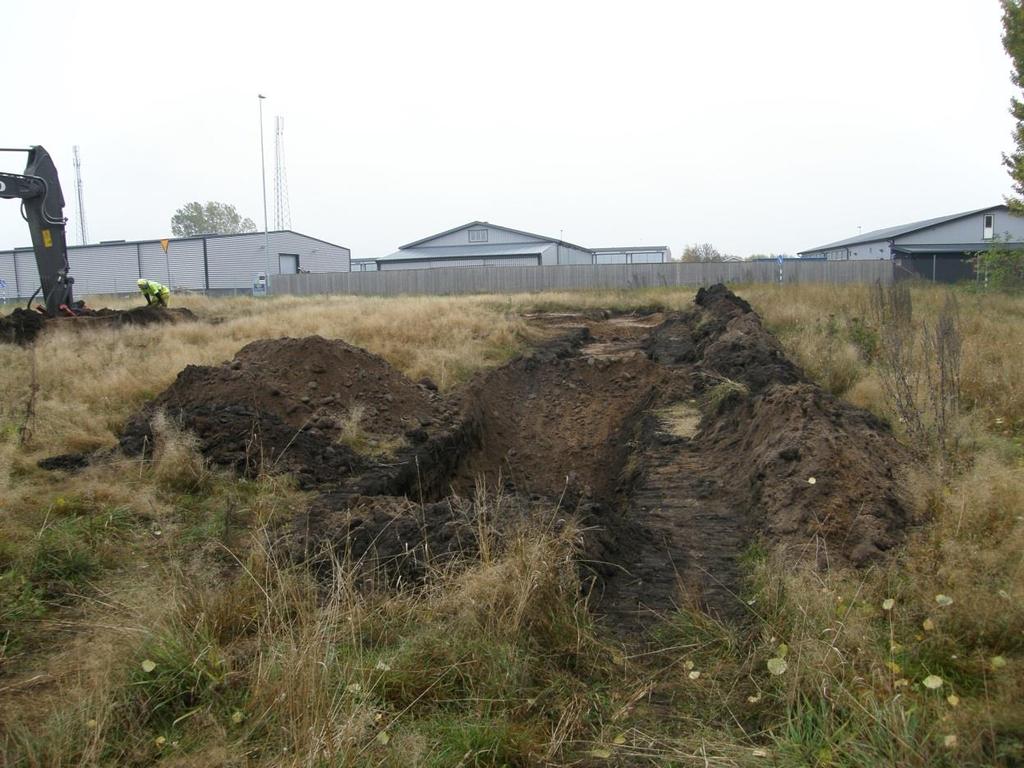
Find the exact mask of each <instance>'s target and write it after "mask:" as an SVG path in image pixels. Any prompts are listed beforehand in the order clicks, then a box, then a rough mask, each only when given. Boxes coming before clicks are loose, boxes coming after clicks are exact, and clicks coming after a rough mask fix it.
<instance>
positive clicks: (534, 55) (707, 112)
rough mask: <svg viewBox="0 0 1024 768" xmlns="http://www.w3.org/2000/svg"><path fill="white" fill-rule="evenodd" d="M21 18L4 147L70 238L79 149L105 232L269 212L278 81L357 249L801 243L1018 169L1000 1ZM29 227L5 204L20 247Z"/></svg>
mask: <svg viewBox="0 0 1024 768" xmlns="http://www.w3.org/2000/svg"><path fill="white" fill-rule="evenodd" d="M0 19H2V20H3V27H4V29H5V30H6V32H7V34H5V35H4V60H5V62H6V66H5V70H4V75H3V77H2V78H0V105H2V107H0V112H2V115H3V120H2V121H0V146H19V145H29V144H42V145H43V146H45V147H46V148H47V149H48V150H49V151H50V152H51V153H52V154H53V155H54V156H55V159H56V161H57V164H58V170H59V171H60V173H61V180H62V182H63V186H64V190H65V197H66V198H67V202H68V207H67V208H66V215H68V216H69V217H70V218H71V219H72V221H71V222H70V223H69V230H70V231H71V232H72V234H71V235H70V241H71V242H72V243H75V242H77V240H76V238H75V236H74V234H73V226H74V223H75V221H74V220H75V207H74V203H73V183H74V170H73V167H72V162H71V147H72V145H74V144H78V145H80V147H81V153H82V168H83V177H84V182H85V201H86V216H87V220H88V226H89V234H90V239H91V240H92V241H93V242H95V241H98V240H111V239H122V238H123V239H144V238H156V237H163V236H166V235H168V234H169V233H170V217H171V215H172V213H173V212H174V210H175V209H176V208H177V207H178V206H180V205H182V204H183V203H185V202H187V201H190V200H201V201H206V200H221V201H227V202H231V203H234V204H235V205H237V207H238V209H239V210H240V212H241V213H243V214H244V215H247V216H250V217H252V218H253V219H254V220H255V221H256V222H257V224H258V226H259V227H260V228H261V229H262V222H263V208H262V202H261V196H260V165H259V160H260V157H259V122H258V117H257V115H258V113H257V99H256V94H257V93H260V92H261V93H265V94H266V95H267V96H268V97H269V98H268V100H267V101H266V102H265V125H266V130H267V133H266V138H267V173H268V190H269V188H270V187H269V185H270V182H271V181H272V159H273V157H272V153H273V136H272V129H273V122H272V121H273V117H274V115H283V116H284V118H285V144H286V148H287V161H288V182H289V189H290V198H291V212H292V224H293V229H296V230H297V231H300V232H304V233H306V234H310V235H313V236H316V237H320V238H323V239H325V240H329V241H332V242H335V243H339V244H341V245H346V246H349V247H350V248H352V252H353V256H355V257H375V256H383V255H385V254H387V253H390V252H391V251H393V250H395V248H397V246H398V245H401V244H403V243H405V242H408V241H411V240H415V239H418V238H420V237H424V236H426V235H429V234H431V233H434V232H438V231H441V230H444V229H448V228H451V227H454V226H456V225H459V224H463V223H465V222H468V221H471V220H474V219H484V220H488V221H491V222H494V223H498V224H504V225H506V226H510V227H513V228H516V229H525V230H530V231H534V232H540V233H544V234H549V235H554V236H557V235H558V234H559V232H560V231H561V232H563V236H564V238H565V239H566V240H569V241H571V242H575V243H578V244H581V245H584V246H594V247H596V246H613V245H634V244H638V243H641V244H659V245H661V244H665V245H669V246H671V247H672V249H673V251H674V253H676V254H677V255H678V253H679V252H680V250H681V248H682V246H683V245H684V244H686V243H692V242H698V241H699V242H705V241H707V242H711V243H714V244H715V245H716V246H718V247H719V248H720V249H721V250H723V251H727V252H730V253H735V254H738V255H742V256H746V255H749V254H751V253H754V252H787V253H792V252H795V251H797V250H800V249H804V248H808V247H811V246H814V245H818V244H821V243H823V242H827V241H830V240H835V239H839V238H841V237H846V236H849V235H852V234H856V232H857V227H858V226H862V227H863V228H864V230H865V231H867V230H868V229H874V228H877V227H881V226H887V225H891V224H899V223H903V222H906V221H912V220H915V219H920V218H928V217H931V216H938V215H942V214H946V213H953V212H957V211H960V210H967V209H970V208H974V207H981V206H984V205H989V204H994V203H998V202H1000V201H1001V200H1002V197H1003V195H1004V194H1005V193H1007V192H1008V191H1009V188H1010V185H1009V181H1008V178H1007V176H1006V174H1005V172H1004V170H1003V168H1002V166H1001V156H1000V153H1001V152H1003V151H1006V150H1008V149H1010V147H1011V143H1012V142H1011V137H1010V132H1011V130H1012V120H1011V118H1010V117H1009V115H1008V112H1007V108H1008V105H1009V99H1010V97H1011V95H1012V94H1013V88H1012V85H1011V83H1010V81H1009V74H1010V63H1009V60H1008V59H1007V58H1006V56H1005V54H1004V53H1003V50H1002V45H1001V43H1000V32H1001V27H1000V9H999V4H998V2H997V0H859V1H858V2H848V1H847V0H773V1H772V2H765V0H732V1H731V2H711V1H710V0H700V1H696V0H676V1H675V2H645V1H644V0H630V1H629V2H626V0H620V1H619V2H614V3H611V2H601V1H599V0H598V1H595V0H587V1H585V2H576V1H573V2H562V1H560V0H542V1H539V2H535V1H534V0H518V1H517V2H515V3H485V2H479V1H478V2H449V1H448V0H433V1H432V2H422V1H418V2H365V1H361V2H334V3H332V2H318V3H314V2H306V1H305V0H287V1H286V0H279V1H278V2H276V3H262V2H244V3H228V2H219V1H216V0H206V1H205V2H195V1H194V0H175V2H160V3H150V2H138V0H134V1H133V2H108V1H106V0H93V1H92V2H80V3H79V2H59V1H58V2H49V3H46V4H45V6H40V5H38V4H37V3H29V2H18V3H15V2H13V1H5V2H3V3H2V6H0ZM23 163H24V160H23V157H22V156H20V155H8V156H0V168H2V169H3V170H8V171H20V170H22V168H23ZM271 216H273V210H272V206H271ZM28 242H29V238H28V231H27V228H26V226H25V224H24V222H23V221H22V220H21V217H20V216H19V214H18V209H17V205H16V203H14V202H12V201H0V248H7V247H11V246H21V245H26V244H28Z"/></svg>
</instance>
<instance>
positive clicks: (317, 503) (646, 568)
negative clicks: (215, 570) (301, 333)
mask: <svg viewBox="0 0 1024 768" xmlns="http://www.w3.org/2000/svg"><path fill="white" fill-rule="evenodd" d="M530 320H531V322H533V323H536V324H538V325H542V326H544V327H546V328H547V329H548V331H549V333H550V335H551V337H552V341H550V342H547V343H545V344H543V345H541V346H540V347H538V348H537V349H535V350H533V351H532V352H531V353H530V354H528V355H525V356H523V357H520V358H517V359H515V360H513V361H511V362H510V363H508V364H507V365H504V366H501V367H499V368H497V369H494V370H491V371H487V372H485V373H482V374H479V375H478V376H477V377H476V378H475V379H474V380H473V381H471V382H470V383H469V384H468V385H467V386H465V387H463V388H462V389H461V390H460V391H458V392H455V393H453V394H451V395H449V396H447V397H442V396H441V395H439V394H438V393H436V392H435V391H433V388H432V387H430V386H428V385H419V384H414V383H413V382H411V381H409V380H408V379H406V378H405V377H404V376H402V375H401V374H399V373H398V372H396V371H395V370H394V369H392V368H391V367H390V366H389V365H388V364H387V363H386V362H385V361H384V360H382V359H381V358H379V357H376V356H374V355H372V354H369V353H368V352H365V351H364V350H361V349H357V348H355V347H351V346H349V345H347V344H345V343H343V342H341V341H331V340H326V339H322V338H319V337H311V338H305V339H278V340H274V341H261V342H256V343H254V344H250V345H249V346H247V347H245V348H244V349H243V350H241V351H240V352H239V353H238V355H237V356H236V357H235V359H234V360H233V361H231V362H229V363H225V364H223V365H221V366H217V367H195V366H190V367H189V368H186V369H185V370H184V371H183V372H182V373H181V374H180V375H179V377H178V380H177V381H176V382H175V383H174V384H173V385H172V386H171V388H170V389H168V390H167V391H166V392H164V393H163V394H162V395H161V396H160V397H159V398H157V400H156V401H154V402H153V403H151V404H150V405H149V406H147V408H146V409H145V410H144V411H143V412H142V413H140V414H139V415H138V416H137V417H136V418H135V419H134V420H133V421H132V423H131V424H130V425H129V427H128V429H127V430H126V432H125V434H124V438H123V440H122V445H123V447H124V448H125V449H126V450H128V451H130V452H136V453H137V452H139V451H141V450H144V448H145V446H147V445H152V439H153V435H152V432H151V427H150V420H151V417H152V416H153V414H154V413H155V412H156V411H158V410H162V411H164V412H165V413H166V414H167V415H169V416H170V417H172V418H173V419H175V420H177V421H178V422H180V423H181V424H182V425H183V426H184V427H186V428H187V429H189V430H191V431H193V432H195V434H196V435H197V437H198V438H199V441H200V445H201V447H202V450H203V452H204V454H205V455H206V456H207V457H208V458H209V459H210V460H211V461H213V462H214V463H216V464H220V465H226V466H232V467H235V468H237V469H239V470H241V471H246V472H253V471H266V470H271V471H287V472H291V473H293V474H295V475H296V476H297V477H298V478H299V480H300V482H301V484H302V485H303V486H304V487H307V488H315V489H318V490H319V491H320V493H319V495H318V496H317V497H316V499H315V500H314V501H313V502H312V503H311V505H310V507H309V509H308V510H307V511H306V512H304V513H303V514H302V515H300V516H299V517H298V518H297V519H296V520H295V521H294V523H293V525H292V526H291V528H290V530H289V532H287V534H286V535H285V536H284V539H283V540H282V542H281V545H282V546H283V547H284V549H285V551H287V552H289V553H290V554H291V556H293V557H296V558H311V557H319V556H320V555H322V554H323V553H324V551H325V550H330V551H331V552H332V554H333V556H334V557H337V558H343V559H347V560H350V561H357V562H361V563H365V564H366V565H367V566H368V568H367V573H368V574H372V579H384V580H386V581H390V582H392V583H393V582H395V581H398V582H408V581H410V580H415V579H417V578H420V577H421V576H422V573H423V569H424V563H426V562H427V561H428V560H430V559H431V558H432V557H438V556H441V557H443V556H446V555H449V554H451V553H453V552H457V551H473V548H474V546H475V543H474V542H475V538H474V527H473V524H474V519H475V516H476V515H477V514H479V509H487V508H488V504H486V503H483V504H480V505H477V504H476V503H475V502H474V497H475V494H476V491H477V489H478V488H481V487H484V488H488V489H490V490H491V492H492V493H493V492H494V491H495V489H500V493H501V495H502V497H503V498H505V499H506V506H507V507H508V508H509V509H511V510H512V511H511V512H509V513H507V514H504V515H500V516H499V517H498V519H497V520H496V522H497V523H498V525H499V527H500V526H501V525H502V524H504V522H503V521H505V522H508V523H509V524H511V523H512V522H514V521H516V520H518V519H521V518H522V517H523V515H525V514H527V513H528V512H529V510H537V509H546V510H549V511H550V512H551V514H553V515H554V514H555V512H557V511H558V510H559V508H561V509H562V510H563V511H564V513H569V514H575V515H577V516H579V517H580V518H581V522H582V524H583V527H584V531H585V533H584V542H583V547H582V550H583V552H582V562H581V566H582V567H583V568H584V569H585V570H586V571H587V572H588V573H589V574H591V576H592V578H593V579H594V581H595V584H594V586H595V596H596V600H595V602H596V605H597V606H598V608H599V610H601V611H602V612H603V613H604V614H605V615H606V616H607V617H608V618H609V620H610V621H612V622H613V623H615V624H617V625H619V626H622V627H625V628H631V627H634V628H635V627H640V626H643V625H644V624H645V623H646V622H647V621H648V620H650V619H651V618H652V617H654V616H657V615H659V614H661V613H664V612H667V611H670V610H671V609H672V608H673V606H675V605H678V604H679V602H680V600H684V599H685V600H694V599H696V600H699V601H700V602H701V603H702V604H703V605H705V606H706V607H707V608H708V609H709V610H711V611H713V612H716V613H718V614H720V615H722V616H725V617H729V618H736V619H738V618H741V617H742V615H743V612H744V611H745V609H746V608H745V604H744V603H743V601H742V599H741V596H742V594H743V590H744V583H743V579H744V571H743V568H742V566H741V559H742V557H743V555H744V554H745V553H746V552H747V551H749V549H750V547H751V545H753V544H754V543H756V542H764V543H766V544H768V545H769V546H772V547H774V548H776V549H778V550H781V551H783V552H785V553H786V554H787V555H788V556H789V557H790V558H792V560H793V561H798V560H799V561H806V562H810V563H812V564H815V565H817V566H818V567H820V568H829V567H837V566H851V565H852V566H859V565H863V564H865V563H869V562H871V561H872V560H874V559H876V558H878V557H880V556H882V555H883V553H884V552H886V551H887V550H889V549H891V548H892V547H893V546H894V545H896V544H898V543H899V542H900V541H901V539H902V536H903V532H904V529H905V528H906V526H907V524H908V523H909V519H910V514H909V511H908V506H907V505H906V504H905V502H904V500H903V499H902V497H901V494H900V482H899V475H900V471H901V469H902V468H903V467H905V466H906V465H907V464H908V462H909V456H908V454H907V452H906V451H905V450H904V449H903V448H902V447H901V446H900V445H899V444H898V443H897V441H896V440H895V439H894V438H893V436H892V435H891V433H890V432H889V430H888V428H887V427H886V425H884V424H883V423H882V422H880V421H879V420H878V419H876V418H875V417H873V416H872V415H871V414H869V413H867V412H865V411H863V410H860V409H857V408H854V407H853V406H851V405H849V404H847V403H844V402H842V401H840V400H837V399H836V398H834V397H832V396H830V395H828V394H827V393H825V392H823V391H822V390H821V389H820V388H819V387H818V386H816V385H815V384H813V383H812V382H810V381H808V380H807V379H806V377H805V376H804V374H803V373H802V372H801V371H800V370H799V368H798V367H797V366H796V365H794V364H793V362H792V361H791V360H789V359H788V358H787V357H786V355H785V353H784V351H783V350H782V348H781V346H780V345H779V343H778V341H777V340H776V339H775V338H774V337H773V336H772V335H771V334H770V333H768V332H767V331H766V330H765V329H764V328H763V326H762V324H761V321H760V318H759V317H758V316H757V314H756V313H755V312H753V310H752V309H751V308H750V306H749V305H748V304H747V303H746V302H744V301H743V300H741V299H739V298H738V297H736V296H735V295H734V294H733V293H731V292H730V291H729V290H727V289H726V288H724V287H723V286H715V287H713V288H710V289H702V290H701V291H700V292H699V293H698V294H697V298H696V301H695V306H694V307H693V308H692V309H691V310H689V311H687V312H680V313H671V314H665V315H662V314H652V313H647V314H637V315H620V316H610V315H609V314H608V313H587V314H585V315H584V314H581V315H572V314H560V315H540V316H534V317H531V318H530ZM353 414H357V415H360V416H361V421H360V424H359V429H360V430H362V431H363V432H365V435H366V438H367V440H366V441H364V442H363V443H360V442H354V441H353V440H352V439H351V430H352V421H353ZM346 424H347V425H348V426H345V425H346ZM367 444H370V445H373V444H386V445H389V446H391V449H390V451H389V453H388V454H387V457H386V458H374V452H373V451H371V450H367V448H366V445H367ZM509 500H511V501H509ZM478 507H479V509H478ZM556 517H557V516H556ZM492 522H494V521H493V520H492ZM320 562H330V559H327V560H321V561H320ZM368 578H369V577H368Z"/></svg>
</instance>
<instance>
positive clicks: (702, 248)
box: [682, 243, 723, 262]
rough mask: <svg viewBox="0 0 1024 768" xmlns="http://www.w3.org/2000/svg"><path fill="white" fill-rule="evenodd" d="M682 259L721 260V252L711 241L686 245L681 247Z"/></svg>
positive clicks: (692, 260) (691, 260)
mask: <svg viewBox="0 0 1024 768" xmlns="http://www.w3.org/2000/svg"><path fill="white" fill-rule="evenodd" d="M682 260H683V261H690V262H694V261H723V256H722V254H721V253H720V252H719V251H718V249H717V248H715V246H713V245H712V244H711V243H703V244H701V245H697V244H694V245H688V246H686V247H685V248H684V249H683V257H682Z"/></svg>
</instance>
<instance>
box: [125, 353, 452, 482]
mask: <svg viewBox="0 0 1024 768" xmlns="http://www.w3.org/2000/svg"><path fill="white" fill-rule="evenodd" d="M158 411H162V412H164V413H165V414H166V415H167V416H169V417H170V418H172V419H173V420H174V421H176V422H178V423H180V424H182V425H183V426H185V427H186V428H187V429H188V430H190V431H191V432H194V433H195V435H196V436H197V437H198V438H199V442H200V447H201V450H202V452H203V454H204V455H205V456H206V457H207V458H208V459H210V460H211V461H212V462H213V463H214V464H216V465H220V466H228V467H233V468H235V469H237V470H239V471H242V472H246V473H249V474H255V473H259V472H264V471H287V472H291V473H293V474H295V475H296V476H297V477H298V478H299V481H300V484H301V485H302V486H303V487H312V486H314V485H332V486H338V485H339V484H342V483H345V482H348V483H352V482H354V480H355V479H356V478H357V477H358V479H359V480H360V482H361V485H359V486H358V487H359V488H360V489H361V490H367V489H370V490H374V491H377V492H383V490H395V489H392V488H389V485H388V484H389V482H392V481H393V482H395V483H397V485H398V486H401V485H402V483H403V482H404V483H406V484H408V482H409V480H408V477H407V475H408V474H409V469H408V468H404V467H405V462H400V464H402V467H400V468H399V469H397V470H395V471H390V469H389V468H382V467H379V466H376V464H375V462H373V461H371V460H370V459H369V458H368V457H367V456H363V455H360V454H359V453H358V452H357V451H356V450H354V447H353V446H354V445H355V446H358V445H359V444H360V443H361V442H365V443H366V444H367V445H368V446H369V445H379V446H385V447H393V448H394V449H395V450H397V451H398V452H399V453H402V454H403V455H405V454H407V455H408V456H418V455H419V454H421V453H427V454H429V453H431V452H432V451H433V452H437V451H440V450H443V449H444V448H445V447H446V445H447V441H448V440H449V439H451V436H450V434H449V432H448V431H447V429H446V428H448V427H450V426H451V423H452V421H453V415H452V413H451V410H450V409H449V408H448V407H447V406H446V405H445V403H444V401H443V400H442V399H441V398H440V397H439V396H438V395H437V393H436V392H434V391H433V390H432V389H431V388H430V387H429V386H428V385H423V384H414V383H413V382H411V381H409V380H408V379H407V378H406V377H405V376H403V375H402V374H401V373H399V372H398V371H396V370H394V369H393V368H392V367H391V366H390V365H388V363H387V362H386V361H385V360H383V359H382V358H380V357H377V356H376V355H373V354H370V353H369V352H366V351H365V350H362V349H359V348H357V347H353V346H350V345H349V344H346V343H345V342H343V341H336V340H327V339H324V338H321V337H319V336H310V337H307V338H302V339H292V338H284V339H274V340H268V341H255V342H253V343H251V344H248V345H247V346H245V347H244V348H242V349H241V350H240V351H239V352H238V354H237V355H235V358H234V359H233V360H231V361H230V362H227V363H224V364H222V365H219V366H197V365H190V366H188V367H187V368H185V370H183V371H182V372H181V373H180V374H178V378H177V380H176V381H175V382H174V383H173V384H172V385H171V387H170V388H169V389H167V390H166V391H165V392H164V393H163V394H161V395H160V396H159V397H158V398H156V400H154V401H153V402H151V403H150V404H149V405H148V406H147V407H146V408H145V409H144V410H143V412H142V413H140V414H138V415H137V416H136V417H135V418H134V419H132V420H131V421H130V422H129V424H128V426H127V427H126V429H125V431H124V433H123V435H122V438H121V447H122V448H123V449H124V450H126V451H127V452H129V453H141V452H142V451H143V450H144V449H145V447H146V446H147V445H148V446H152V445H153V434H152V425H151V420H152V416H153V415H154V414H155V413H156V412H158ZM428 430H429V431H428ZM431 432H433V433H434V437H433V439H432V438H431ZM346 440H347V441H346ZM427 444H429V445H427ZM424 461H425V462H426V463H428V465H429V466H430V467H433V466H434V465H436V464H438V463H439V462H438V460H437V459H435V458H431V457H429V456H426V457H425V458H424ZM403 468H404V471H403ZM423 474H428V470H426V469H425V470H424V473H423ZM392 475H394V476H395V477H394V478H393V477H391V476H392ZM396 478H399V479H396ZM363 486H365V487H363ZM379 486H382V487H383V490H382V489H381V488H380V487H379ZM404 490H405V488H404V487H402V488H398V491H401V492H404Z"/></svg>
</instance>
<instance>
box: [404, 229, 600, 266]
mask: <svg viewBox="0 0 1024 768" xmlns="http://www.w3.org/2000/svg"><path fill="white" fill-rule="evenodd" d="M470 227H491V228H493V229H500V230H502V231H504V232H511V233H512V234H514V235H524V236H525V237H533V238H536V239H537V240H544V241H545V242H548V243H557V244H558V245H564V246H566V247H568V248H578V249H579V250H581V251H590V250H593V249H592V248H584V247H583V246H582V245H575V244H573V243H567V242H565V241H564V240H559V239H558V238H556V237H548V236H547V235H538V234H534V233H533V232H524V231H523V230H521V229H512V228H511V227H503V226H501V225H499V224H491V223H490V222H489V221H471V222H469V223H468V224H460V225H459V226H457V227H452V228H451V229H446V230H445V231H444V232H438V233H437V234H436V235H430V237H424V238H422V239H421V240H416V241H414V242H412V243H406V244H405V245H400V246H398V248H399V250H403V251H404V250H405V249H407V248H415V247H416V246H418V245H423V243H426V242H429V241H430V240H435V239H437V238H439V237H444V236H445V235H450V234H452V233H453V232H458V231H459V230H461V229H469V228H470ZM429 247H431V248H435V247H444V246H429ZM392 255H394V254H392ZM384 258H388V257H387V256H385V257H384Z"/></svg>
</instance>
